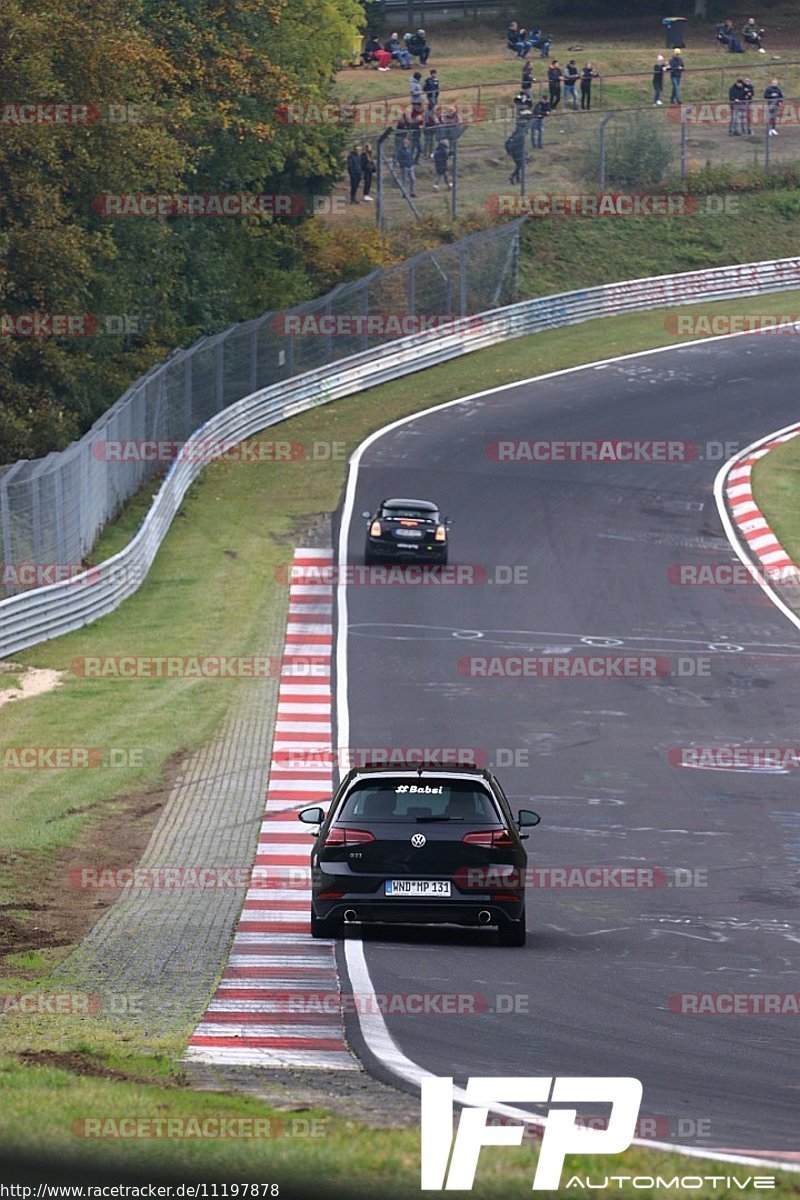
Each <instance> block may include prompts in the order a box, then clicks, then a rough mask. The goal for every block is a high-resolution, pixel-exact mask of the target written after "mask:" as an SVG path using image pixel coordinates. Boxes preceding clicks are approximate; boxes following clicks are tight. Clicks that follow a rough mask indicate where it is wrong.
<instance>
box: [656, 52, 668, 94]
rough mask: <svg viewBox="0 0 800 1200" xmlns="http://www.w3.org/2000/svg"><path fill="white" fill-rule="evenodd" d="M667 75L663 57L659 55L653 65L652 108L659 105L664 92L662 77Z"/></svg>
mask: <svg viewBox="0 0 800 1200" xmlns="http://www.w3.org/2000/svg"><path fill="white" fill-rule="evenodd" d="M666 73H667V64H666V63H665V62H664V55H663V54H659V56H658V58H657V59H656V61H655V62H654V63H653V106H654V107H655V106H656V105H659V106H660V105H661V104H662V100H661V95H662V93H663V91H664V76H665V75H666Z"/></svg>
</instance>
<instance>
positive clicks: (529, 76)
mask: <svg viewBox="0 0 800 1200" xmlns="http://www.w3.org/2000/svg"><path fill="white" fill-rule="evenodd" d="M535 83H536V80H535V79H534V78H533V67H532V66H531V64H530V63H529V62H528V60H527V59H525V62H524V64H523V67H522V79H521V80H520V84H519V86H520V90H521V91H523V92H527V93H528V95H530V92H531V89H532V87H533V85H534V84H535Z"/></svg>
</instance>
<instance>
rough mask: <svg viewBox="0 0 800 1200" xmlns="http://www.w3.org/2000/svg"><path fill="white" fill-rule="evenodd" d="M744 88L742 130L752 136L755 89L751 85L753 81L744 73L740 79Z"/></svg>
mask: <svg viewBox="0 0 800 1200" xmlns="http://www.w3.org/2000/svg"><path fill="white" fill-rule="evenodd" d="M742 87H743V88H744V131H745V133H749V134H750V135H751V136H752V133H753V97H754V96H755V94H756V90H755V88H754V87H753V81H752V80H751V78H750V76H749V75H745V77H744V79H743V80H742Z"/></svg>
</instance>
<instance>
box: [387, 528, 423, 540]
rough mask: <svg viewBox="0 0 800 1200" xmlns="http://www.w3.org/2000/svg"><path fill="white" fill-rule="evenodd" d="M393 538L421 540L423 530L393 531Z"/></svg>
mask: <svg viewBox="0 0 800 1200" xmlns="http://www.w3.org/2000/svg"><path fill="white" fill-rule="evenodd" d="M394 534H395V537H399V538H421V537H422V534H423V530H421V529H395V531H394Z"/></svg>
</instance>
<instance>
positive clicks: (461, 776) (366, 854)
mask: <svg viewBox="0 0 800 1200" xmlns="http://www.w3.org/2000/svg"><path fill="white" fill-rule="evenodd" d="M298 816H299V818H300V820H301V821H304V822H305V823H306V824H309V825H319V826H320V828H319V830H317V831H315V834H314V836H315V839H316V840H315V842H314V846H313V848H312V851H311V889H312V891H311V933H312V936H313V937H334V936H336V934H337V933H338V932H340V930H341V927H342V925H343V924H350V923H354V922H358V923H361V924H370V923H372V922H384V921H385V922H396V923H402V924H449V925H494V926H496V927H497V933H498V938H499V940H500V943H501V944H502V945H506V946H524V945H525V874H526V872H525V868H526V865H527V861H528V856H527V854H526V852H525V848H524V846H523V845H522V840H523V839H524V838H526V837H527V836H528V835H527V834H525V833H522V832H521V830H522V828H523V827H525V826H530V825H538V823H539V820H540V818H539V816H538V814H537V813H535V812H533V811H532V810H530V809H521V810H520V812H519V814H518V816H517V818H516V820H515V819H514V816H513V814H512V811H511V808H510V806H509V803H508V800H507V799H506V796H505V794H504V793H503V790H502V788H501V787H500V784H499V783H498V782H497V780H496V779H495V778H494V776H493V775H492V774H491V773H490V772H489V771H486V770H483V769H478V768H471V767H457V768H456V767H453V768H442V767H436V768H434V767H431V768H430V769H428V768H424V767H423V768H420V767H410V766H409V767H401V768H400V769H396V768H395V769H390V768H387V767H385V766H384V767H361V768H357V769H356V770H353V771H350V772H349V774H348V775H347V776H346V777H345V778H344V780H343V781H342V783H341V785H340V787H339V789H338V791H337V792H336V795H335V796H334V797H333V800H332V802H331V806H330V809H329V810H328V814H327V816H326V815H325V812H324V810H323V809H322V808H318V807H314V808H306V809H303V810H302V811H301V812H300V813H298Z"/></svg>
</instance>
